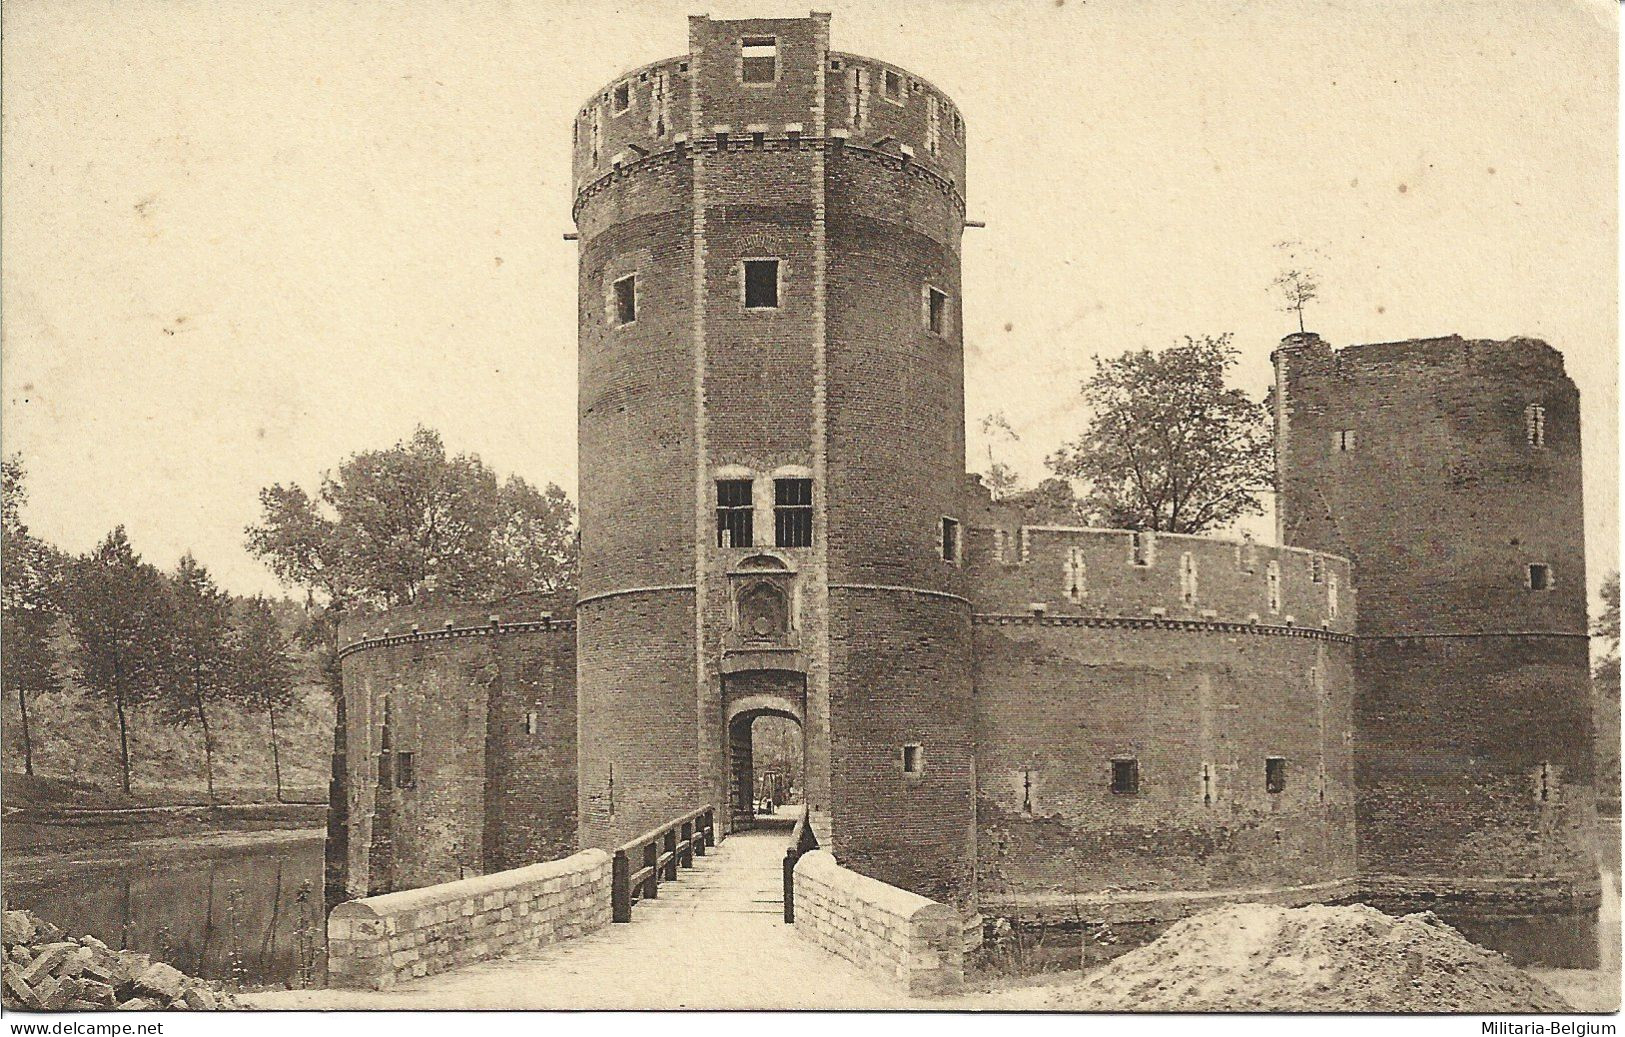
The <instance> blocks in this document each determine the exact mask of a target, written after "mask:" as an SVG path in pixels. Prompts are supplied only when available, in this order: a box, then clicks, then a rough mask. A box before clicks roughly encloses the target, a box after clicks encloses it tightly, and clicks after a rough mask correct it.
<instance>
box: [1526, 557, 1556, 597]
mask: <svg viewBox="0 0 1625 1037" xmlns="http://www.w3.org/2000/svg"><path fill="white" fill-rule="evenodd" d="M1529 589H1530V590H1532V591H1549V590H1551V589H1552V567H1551V566H1549V565H1544V564H1536V565H1531V566H1530V567H1529Z"/></svg>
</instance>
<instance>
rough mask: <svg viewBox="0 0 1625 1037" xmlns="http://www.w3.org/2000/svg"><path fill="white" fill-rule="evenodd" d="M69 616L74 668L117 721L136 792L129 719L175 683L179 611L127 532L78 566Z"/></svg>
mask: <svg viewBox="0 0 1625 1037" xmlns="http://www.w3.org/2000/svg"><path fill="white" fill-rule="evenodd" d="M63 612H64V614H65V615H66V616H67V619H68V625H69V627H70V629H71V630H72V631H73V634H74V642H75V643H74V650H73V654H74V664H75V669H76V671H77V673H78V677H79V681H80V683H82V684H83V685H84V687H85V690H86V691H88V692H90V693H91V694H92V695H95V696H97V697H99V698H102V699H104V700H106V701H107V702H108V703H110V704H111V705H112V707H113V712H114V714H115V716H116V717H117V719H118V730H119V763H120V765H121V767H122V772H123V785H124V792H125V794H126V795H128V794H129V792H130V725H129V714H130V711H131V710H132V709H134V708H135V707H137V706H139V705H141V704H143V703H147V702H150V701H152V700H153V699H156V698H158V697H159V696H160V695H162V694H163V692H164V689H165V688H166V686H167V684H168V682H169V681H170V680H171V679H172V677H173V676H174V668H175V659H174V654H173V646H174V643H175V634H174V622H175V620H174V615H173V606H172V602H171V599H170V595H169V592H168V588H167V587H166V586H165V582H164V577H163V574H161V573H160V572H159V571H158V570H157V569H155V568H153V567H152V566H151V565H148V564H147V563H145V562H143V561H141V559H140V558H139V557H137V555H136V553H135V551H134V550H133V549H132V548H131V547H130V540H129V537H128V536H127V535H126V534H125V532H124V527H123V526H119V527H117V528H116V529H114V530H113V531H112V532H111V533H109V534H108V535H107V537H106V539H104V540H103V541H102V542H101V543H100V544H98V545H97V546H96V547H95V548H94V549H93V550H92V551H91V552H90V553H89V554H87V555H84V556H83V557H81V558H78V559H75V560H74V562H73V564H72V567H71V573H70V576H69V578H68V579H67V580H66V581H65V587H64V593H63Z"/></svg>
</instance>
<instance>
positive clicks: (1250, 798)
mask: <svg viewBox="0 0 1625 1037" xmlns="http://www.w3.org/2000/svg"><path fill="white" fill-rule="evenodd" d="M975 632H976V652H975V660H976V670H975V675H976V706H977V712H976V720H977V728H976V777H977V806H978V824H979V828H980V831H979V837H978V844H977V846H978V863H979V866H980V869H981V874H980V875H979V880H978V888H979V891H980V894H981V898H982V901H981V902H982V903H983V904H984V907H985V908H993V909H996V910H997V909H1002V910H1010V909H1011V908H1012V906H1019V905H1018V903H1017V902H1018V901H1020V900H1021V899H1023V898H1027V899H1032V898H1035V897H1036V898H1037V899H1038V900H1042V899H1043V898H1044V897H1046V896H1051V895H1053V896H1055V897H1061V896H1063V895H1075V894H1088V893H1098V892H1101V891H1106V890H1116V891H1124V892H1132V891H1175V890H1180V891H1193V890H1220V889H1235V890H1241V889H1246V888H1254V887H1265V888H1269V887H1288V886H1295V885H1304V884H1312V883H1318V882H1325V881H1331V880H1337V879H1346V878H1349V877H1351V876H1352V875H1353V873H1354V863H1355V848H1354V828H1353V821H1354V794H1353V781H1352V779H1353V774H1352V762H1351V757H1350V749H1349V744H1348V737H1349V732H1350V726H1351V719H1350V713H1349V710H1350V697H1351V693H1352V687H1353V665H1352V664H1353V659H1352V654H1353V649H1352V646H1351V645H1350V644H1349V643H1348V640H1347V638H1343V639H1341V640H1335V639H1331V638H1330V637H1328V636H1326V635H1322V634H1321V633H1320V632H1318V631H1307V630H1297V631H1290V632H1289V631H1280V632H1278V633H1270V632H1267V629H1266V628H1250V627H1247V626H1236V627H1233V628H1230V629H1203V628H1200V627H1197V626H1185V627H1182V626H1176V625H1173V624H1161V625H1158V624H1153V623H1150V622H1143V621H1142V622H1131V621H1125V620H1105V621H1101V622H1099V623H1091V624H1087V625H1086V624H1084V623H1083V622H1082V621H1075V620H1070V619H1063V618H1049V619H1044V620H1037V619H1033V618H1031V617H1027V618H1020V617H1002V618H988V619H981V620H979V621H978V623H977V625H976V627H975ZM1268 757H1281V758H1283V759H1285V761H1286V764H1285V766H1286V785H1285V788H1284V789H1283V790H1282V791H1280V792H1278V793H1271V792H1269V791H1268V790H1267V788H1266V785H1265V766H1266V765H1265V760H1266V758H1268ZM1114 759H1124V760H1134V761H1135V762H1136V764H1137V767H1138V777H1139V787H1138V790H1137V791H1136V792H1133V793H1131V794H1120V793H1116V792H1114V791H1113V790H1112V761H1113V760H1114ZM1017 913H1019V912H1017Z"/></svg>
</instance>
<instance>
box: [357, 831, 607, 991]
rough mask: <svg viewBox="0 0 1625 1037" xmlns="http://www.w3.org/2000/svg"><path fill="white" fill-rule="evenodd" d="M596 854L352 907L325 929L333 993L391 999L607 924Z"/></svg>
mask: <svg viewBox="0 0 1625 1037" xmlns="http://www.w3.org/2000/svg"><path fill="white" fill-rule="evenodd" d="M609 894H610V859H609V854H607V853H605V852H604V851H603V850H582V851H581V852H580V853H577V854H575V855H574V856H571V857H566V858H564V859H563V860H559V861H549V862H548V863H546V864H533V865H531V866H530V867H528V868H517V869H515V870H513V871H502V872H497V873H496V874H494V875H483V876H481V877H479V878H473V879H463V880H461V881H459V882H447V883H443V884H441V885H438V886H431V887H429V888H427V889H414V890H408V891H405V892H401V893H386V894H384V895H383V896H377V897H367V898H366V899H364V900H352V901H350V902H349V903H346V904H340V905H339V906H338V907H335V908H334V909H333V913H332V914H331V915H330V916H329V917H328V920H327V970H328V976H329V983H330V985H331V986H334V987H343V988H349V989H361V990H388V989H390V988H391V987H393V986H395V984H397V983H399V982H402V981H404V980H408V979H415V978H418V977H421V976H433V975H436V974H438V973H441V972H446V971H448V970H450V969H455V968H459V967H461V966H464V965H469V964H472V963H474V962H477V961H487V960H490V959H492V958H498V957H501V956H502V955H504V954H507V953H510V952H512V951H521V950H535V949H536V948H539V947H546V946H547V945H549V944H553V943H558V942H559V941H561V940H568V939H572V938H574V937H577V936H584V935H586V934H587V933H590V932H592V931H593V930H595V929H598V928H601V927H602V926H605V925H607V924H609V919H610V902H609V899H610V898H609Z"/></svg>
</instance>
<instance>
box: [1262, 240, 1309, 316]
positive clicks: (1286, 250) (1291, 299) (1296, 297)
mask: <svg viewBox="0 0 1625 1037" xmlns="http://www.w3.org/2000/svg"><path fill="white" fill-rule="evenodd" d="M1275 247H1276V248H1277V249H1279V250H1280V251H1281V253H1282V256H1283V261H1284V262H1285V264H1286V266H1285V268H1284V269H1283V270H1282V271H1281V272H1280V274H1278V275H1277V276H1276V278H1275V280H1274V281H1272V282H1271V283H1270V287H1271V288H1273V289H1274V290H1275V292H1276V294H1277V295H1279V296H1280V297H1281V301H1282V303H1283V305H1282V307H1281V309H1282V310H1283V311H1285V312H1287V313H1296V314H1297V315H1298V330H1299V331H1303V330H1305V329H1304V323H1303V308H1304V307H1305V306H1307V305H1308V304H1309V303H1311V302H1313V301H1315V300H1316V299H1318V298H1319V297H1320V274H1319V273H1317V272H1316V271H1315V269H1314V266H1313V264H1314V263H1315V262H1317V261H1318V260H1319V259H1320V253H1319V252H1317V251H1316V250H1314V249H1313V248H1311V247H1309V246H1307V245H1305V244H1304V243H1303V242H1301V241H1283V242H1281V243H1280V244H1278V245H1276V246H1275Z"/></svg>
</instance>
